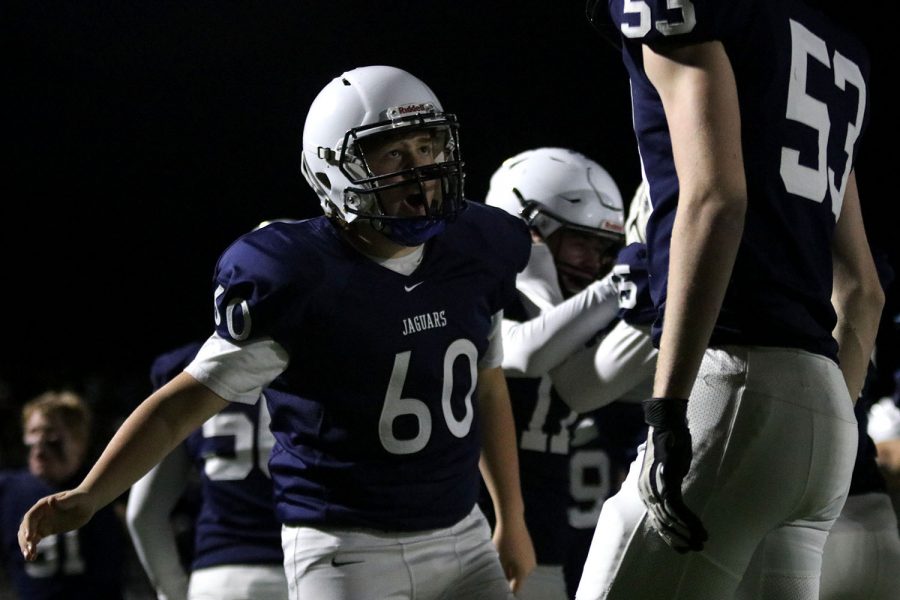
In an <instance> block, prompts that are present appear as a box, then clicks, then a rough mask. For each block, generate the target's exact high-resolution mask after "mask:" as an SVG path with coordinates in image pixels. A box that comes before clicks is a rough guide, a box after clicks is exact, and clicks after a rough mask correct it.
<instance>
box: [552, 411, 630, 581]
mask: <svg viewBox="0 0 900 600" xmlns="http://www.w3.org/2000/svg"><path fill="white" fill-rule="evenodd" d="M585 417H586V418H589V419H590V421H588V423H590V422H592V423H593V425H592V426H591V427H590V428H589V429H588V431H589V433H588V434H587V437H589V438H590V439H588V440H587V441H586V442H581V441H580V440H579V438H580V437H581V436H582V434H581V432H580V431H579V430H576V433H575V444H576V445H575V446H574V447H573V448H572V453H571V456H570V458H569V472H570V479H571V484H570V489H569V508H568V528H569V531H570V532H569V535H570V540H571V541H570V545H569V548H568V552H567V555H566V560H565V565H564V570H565V575H566V587H567V588H568V589H569V591H570V595H571V596H572V597H574V595H575V590H576V589H577V588H578V582H579V581H580V579H581V571H582V568H583V567H584V561H585V559H586V558H587V553H588V550H589V549H590V547H591V539H592V538H593V537H594V528H595V527H596V525H597V519H598V518H599V517H600V510H601V509H602V508H603V503H604V502H605V501H606V499H607V498H610V497H611V496H613V495H614V494H615V493H616V492H618V491H619V487H621V485H622V482H623V481H624V480H625V477H626V476H627V475H628V468H629V466H630V465H631V462H632V461H633V460H634V458H635V457H636V456H637V447H638V445H639V444H640V443H641V442H643V441H645V440H646V439H647V425H646V424H645V423H644V411H643V408H642V407H641V405H640V404H626V403H622V402H613V403H612V404H609V405H607V406H604V407H602V408H599V409H597V410H595V411H593V412H591V413H588V414H587V415H585ZM582 424H584V423H582ZM579 429H580V428H579Z"/></svg>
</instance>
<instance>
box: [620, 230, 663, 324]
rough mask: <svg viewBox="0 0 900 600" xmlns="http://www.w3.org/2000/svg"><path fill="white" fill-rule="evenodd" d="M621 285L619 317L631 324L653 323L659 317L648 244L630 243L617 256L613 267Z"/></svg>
mask: <svg viewBox="0 0 900 600" xmlns="http://www.w3.org/2000/svg"><path fill="white" fill-rule="evenodd" d="M613 274H614V275H615V277H616V286H617V287H618V289H619V318H620V319H622V320H623V321H625V322H626V323H628V324H629V325H650V324H651V323H653V321H655V320H656V309H655V308H654V307H653V301H652V300H651V297H650V279H649V278H648V276H647V246H646V244H641V243H640V242H635V243H633V244H628V245H627V246H625V247H624V248H622V249H621V250H620V251H619V254H618V256H616V265H615V266H614V267H613Z"/></svg>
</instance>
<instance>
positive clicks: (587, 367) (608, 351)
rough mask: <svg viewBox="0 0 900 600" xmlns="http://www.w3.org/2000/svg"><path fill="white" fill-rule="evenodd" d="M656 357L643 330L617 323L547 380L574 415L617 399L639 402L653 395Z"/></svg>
mask: <svg viewBox="0 0 900 600" xmlns="http://www.w3.org/2000/svg"><path fill="white" fill-rule="evenodd" d="M656 354H657V350H656V348H654V347H653V342H652V340H651V339H650V332H649V331H648V330H647V329H646V328H637V327H633V326H631V325H629V324H628V323H626V322H624V321H619V323H617V324H616V326H615V327H613V329H612V331H610V332H609V333H608V334H607V335H606V336H605V337H604V338H603V339H602V340H601V341H600V343H599V344H598V345H596V346H594V347H590V348H583V349H582V350H579V351H578V352H576V353H575V354H573V355H572V356H571V357H569V358H568V359H567V360H566V361H564V362H563V363H562V364H561V365H559V366H558V367H556V368H555V369H553V370H552V371H550V379H551V380H552V381H553V385H554V387H555V388H556V391H557V393H559V395H560V397H561V398H562V399H563V401H564V402H565V403H566V404H568V405H569V408H571V409H572V410H574V411H575V412H579V413H584V412H588V411H591V410H594V409H597V408H600V407H601V406H606V405H607V404H609V403H610V402H614V401H617V400H623V401H628V402H640V401H642V400H646V399H647V398H650V396H651V395H652V393H653V374H654V371H655V369H656Z"/></svg>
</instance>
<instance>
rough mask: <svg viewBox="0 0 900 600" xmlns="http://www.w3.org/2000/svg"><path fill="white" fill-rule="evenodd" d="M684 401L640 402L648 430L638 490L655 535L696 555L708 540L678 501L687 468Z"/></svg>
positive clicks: (688, 448)
mask: <svg viewBox="0 0 900 600" xmlns="http://www.w3.org/2000/svg"><path fill="white" fill-rule="evenodd" d="M687 403H688V401H687V400H681V399H675V398H653V399H652V400H645V401H644V420H645V421H646V422H647V425H649V426H650V427H651V429H650V432H649V434H648V436H647V448H646V450H645V451H644V463H643V466H642V467H641V477H640V481H639V483H638V489H639V490H640V493H641V500H643V501H644V504H645V505H646V506H647V510H649V512H650V518H651V521H652V523H653V526H654V528H655V529H656V530H657V532H659V535H661V536H662V538H663V539H664V540H665V541H666V543H667V544H669V545H670V546H671V547H672V548H674V549H675V550H676V551H678V552H681V553H684V552H687V551H689V550H697V551H700V550H702V549H703V542H705V541H706V540H707V539H708V536H707V533H706V529H704V528H703V523H701V522H700V519H699V518H698V517H697V515H695V514H694V513H693V512H692V511H691V510H690V509H689V508H688V507H687V506H686V505H685V504H684V500H683V499H682V497H681V482H682V480H683V479H684V477H685V475H687V472H688V469H689V468H690V466H691V458H692V456H693V453H692V451H691V432H690V431H689V430H688V426H687V420H686V417H687Z"/></svg>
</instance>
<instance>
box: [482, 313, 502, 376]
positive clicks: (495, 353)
mask: <svg viewBox="0 0 900 600" xmlns="http://www.w3.org/2000/svg"><path fill="white" fill-rule="evenodd" d="M502 324H503V311H502V310H498V311H497V312H496V313H494V314H493V315H492V316H491V332H490V333H489V334H488V348H487V351H486V352H485V353H484V356H482V357H481V360H479V361H478V369H479V370H480V369H493V368H494V367H499V366H500V365H501V364H502V363H503V335H502V334H501V329H502Z"/></svg>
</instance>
